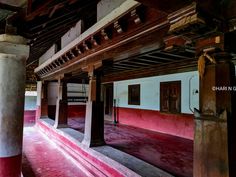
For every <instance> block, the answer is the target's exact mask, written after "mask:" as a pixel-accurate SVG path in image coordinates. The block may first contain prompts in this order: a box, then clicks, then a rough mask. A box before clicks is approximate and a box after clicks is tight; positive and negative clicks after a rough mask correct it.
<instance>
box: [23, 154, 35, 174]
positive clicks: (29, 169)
mask: <svg viewBox="0 0 236 177" xmlns="http://www.w3.org/2000/svg"><path fill="white" fill-rule="evenodd" d="M22 173H23V176H24V177H36V174H35V173H34V170H33V169H32V166H31V164H30V161H29V160H28V158H27V157H26V155H25V154H24V153H23V155H22Z"/></svg>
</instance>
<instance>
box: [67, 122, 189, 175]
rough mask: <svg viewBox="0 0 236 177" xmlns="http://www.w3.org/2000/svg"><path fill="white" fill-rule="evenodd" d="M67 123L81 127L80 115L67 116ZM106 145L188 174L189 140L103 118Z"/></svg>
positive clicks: (80, 128)
mask: <svg viewBox="0 0 236 177" xmlns="http://www.w3.org/2000/svg"><path fill="white" fill-rule="evenodd" d="M68 124H69V126H70V127H71V128H73V129H76V130H78V131H80V132H83V131H84V119H83V118H71V119H69V122H68ZM105 141H106V143H107V144H108V145H111V146H112V147H114V148H117V149H119V150H121V151H124V152H126V153H128V154H131V155H133V156H135V157H137V158H140V159H142V160H144V161H146V162H148V163H150V164H152V165H154V166H157V167H159V168H161V169H163V170H165V171H167V172H169V173H171V174H173V175H175V176H178V177H192V176H193V175H192V173H193V141H192V140H188V139H183V138H179V137H176V136H171V135H166V134H162V133H157V132H152V131H148V130H144V129H140V128H135V127H131V126H124V125H118V126H114V125H113V124H110V123H108V122H106V124H105Z"/></svg>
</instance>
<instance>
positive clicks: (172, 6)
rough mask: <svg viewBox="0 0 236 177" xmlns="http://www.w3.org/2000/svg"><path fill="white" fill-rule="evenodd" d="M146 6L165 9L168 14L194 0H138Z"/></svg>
mask: <svg viewBox="0 0 236 177" xmlns="http://www.w3.org/2000/svg"><path fill="white" fill-rule="evenodd" d="M136 1H138V2H140V3H142V4H144V5H145V6H148V7H150V8H155V9H157V10H160V11H163V12H165V13H167V14H169V13H171V12H174V11H176V10H178V9H181V8H183V7H185V6H187V5H189V4H191V2H193V1H192V0H168V2H167V1H163V0H136Z"/></svg>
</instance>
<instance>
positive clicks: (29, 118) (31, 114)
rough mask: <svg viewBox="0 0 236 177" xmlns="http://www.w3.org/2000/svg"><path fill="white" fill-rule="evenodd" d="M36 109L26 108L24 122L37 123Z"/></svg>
mask: <svg viewBox="0 0 236 177" xmlns="http://www.w3.org/2000/svg"><path fill="white" fill-rule="evenodd" d="M35 117H36V110H25V112H24V124H32V123H35Z"/></svg>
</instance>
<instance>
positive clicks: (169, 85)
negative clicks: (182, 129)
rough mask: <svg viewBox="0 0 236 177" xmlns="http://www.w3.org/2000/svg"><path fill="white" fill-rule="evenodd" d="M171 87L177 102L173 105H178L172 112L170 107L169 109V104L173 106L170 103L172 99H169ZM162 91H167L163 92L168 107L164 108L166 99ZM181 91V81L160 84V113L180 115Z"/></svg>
mask: <svg viewBox="0 0 236 177" xmlns="http://www.w3.org/2000/svg"><path fill="white" fill-rule="evenodd" d="M173 87H174V88H175V91H176V92H177V94H176V95H177V96H176V99H177V101H176V103H175V104H178V105H177V106H176V111H174V110H172V107H171V103H172V104H173V102H171V99H173V97H170V92H171V91H172V92H173V90H171V88H173ZM164 89H168V90H166V92H165V93H166V94H167V96H168V101H167V102H168V103H167V104H168V105H167V106H166V100H167V99H165V98H164V97H165V93H163V90H164ZM181 89H182V88H181V80H177V81H167V82H160V112H163V113H171V114H181V91H182V90H181ZM175 91H174V92H175ZM164 104H165V105H164ZM166 107H167V108H166ZM164 108H165V109H164Z"/></svg>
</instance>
